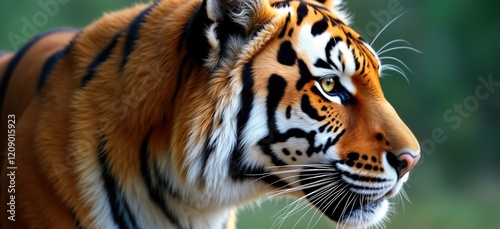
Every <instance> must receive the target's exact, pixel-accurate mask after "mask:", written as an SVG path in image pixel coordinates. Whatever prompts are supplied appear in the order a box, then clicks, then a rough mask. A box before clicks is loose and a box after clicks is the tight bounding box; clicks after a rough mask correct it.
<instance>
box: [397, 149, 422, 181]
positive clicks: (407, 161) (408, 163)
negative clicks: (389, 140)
mask: <svg viewBox="0 0 500 229" xmlns="http://www.w3.org/2000/svg"><path fill="white" fill-rule="evenodd" d="M419 159H420V154H419V155H418V156H416V157H413V156H412V155H410V154H408V153H404V154H401V155H399V156H398V160H399V161H400V165H399V168H400V170H399V177H402V176H404V175H405V174H406V173H407V172H409V171H410V170H411V169H412V168H413V167H415V165H416V164H417V162H418V160H419Z"/></svg>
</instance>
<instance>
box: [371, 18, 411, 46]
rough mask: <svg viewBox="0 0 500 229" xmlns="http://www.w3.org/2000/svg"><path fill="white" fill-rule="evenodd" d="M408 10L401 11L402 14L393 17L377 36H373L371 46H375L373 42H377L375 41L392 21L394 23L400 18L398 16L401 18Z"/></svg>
mask: <svg viewBox="0 0 500 229" xmlns="http://www.w3.org/2000/svg"><path fill="white" fill-rule="evenodd" d="M406 12H408V11H405V12H403V13H401V14H400V15H398V16H396V17H395V18H394V19H392V20H391V21H390V22H389V23H387V24H386V25H385V26H384V27H383V28H382V29H381V30H380V32H378V34H377V35H376V36H375V38H373V40H372V42H370V46H373V44H374V43H375V41H376V40H377V38H378V37H379V36H380V35H381V34H382V32H384V31H385V29H386V28H387V27H389V25H391V24H392V23H394V22H395V21H396V20H398V18H400V17H401V16H403V15H404V14H405V13H406Z"/></svg>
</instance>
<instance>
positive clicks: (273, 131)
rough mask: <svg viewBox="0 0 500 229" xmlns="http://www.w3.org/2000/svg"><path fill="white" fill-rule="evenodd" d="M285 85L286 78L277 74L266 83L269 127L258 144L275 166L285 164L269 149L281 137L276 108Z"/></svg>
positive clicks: (283, 93) (283, 92)
mask: <svg viewBox="0 0 500 229" xmlns="http://www.w3.org/2000/svg"><path fill="white" fill-rule="evenodd" d="M286 86H287V82H286V80H285V79H284V78H283V77H282V76H279V75H277V74H273V75H271V77H270V78H269V81H268V84H267V91H268V95H267V100H266V106H267V109H266V111H267V125H268V128H269V134H268V135H267V136H266V137H265V138H263V139H261V140H260V141H259V143H258V144H259V145H260V146H261V149H262V150H263V151H264V153H265V154H266V155H268V156H269V157H271V161H272V162H273V164H275V165H276V166H283V165H286V163H285V162H283V161H282V160H281V159H279V158H278V157H277V156H276V155H275V154H274V153H273V151H272V149H271V145H270V144H271V143H273V142H277V141H279V140H278V139H281V137H283V136H282V135H281V134H280V133H279V131H278V128H277V127H276V117H275V114H276V110H277V109H278V105H279V102H280V101H281V99H282V98H283V96H284V95H285V88H286Z"/></svg>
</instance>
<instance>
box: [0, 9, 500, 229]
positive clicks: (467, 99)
mask: <svg viewBox="0 0 500 229" xmlns="http://www.w3.org/2000/svg"><path fill="white" fill-rule="evenodd" d="M40 2H49V0H42V1H29V3H28V1H17V0H1V1H0V49H3V50H15V49H17V48H19V46H20V45H22V44H23V43H25V42H26V41H27V39H29V38H30V37H31V36H33V35H34V33H36V32H41V31H44V30H47V29H49V28H52V27H56V26H72V27H83V26H85V25H88V24H89V23H91V22H92V21H93V20H95V19H96V18H98V17H99V16H100V15H102V13H103V12H106V11H111V10H117V9H121V8H123V7H126V6H128V5H131V4H133V3H134V2H136V1H134V0H114V1H99V0H85V1H83V0H53V1H52V2H59V4H58V8H57V9H56V8H51V10H50V11H47V10H46V9H44V7H43V6H42V5H43V4H40ZM346 2H347V8H348V11H349V12H351V13H352V14H353V19H354V23H353V27H354V28H355V29H356V30H357V31H358V32H360V33H361V34H362V35H363V36H364V38H365V40H367V41H371V40H373V38H374V37H375V34H376V33H377V32H378V31H380V30H381V28H382V27H383V26H384V25H385V24H387V22H388V21H389V20H391V19H393V18H395V17H396V16H397V15H399V14H401V13H402V12H406V13H405V14H404V15H403V16H402V17H400V18H399V19H398V20H396V21H395V22H394V23H393V24H392V25H391V26H389V27H388V28H387V29H386V30H385V31H384V32H383V33H382V35H381V36H380V37H379V38H377V40H376V42H375V43H374V45H373V47H374V49H375V50H379V49H380V48H381V47H382V46H383V45H384V44H386V43H388V42H390V41H392V40H395V39H404V40H407V41H408V42H410V43H411V46H412V47H414V48H416V49H418V50H420V51H422V54H418V53H415V52H412V51H409V50H394V51H390V52H387V53H385V54H384V56H386V55H389V56H392V57H396V58H398V59H401V60H402V61H403V62H404V63H406V64H407V65H408V67H410V68H411V69H412V70H413V71H414V74H412V73H410V72H409V71H408V70H406V69H405V71H406V75H407V77H408V80H409V83H407V81H406V79H405V78H404V77H402V76H401V75H400V74H397V73H395V72H385V74H384V77H383V78H382V84H383V87H384V90H385V94H386V97H387V98H388V100H389V101H390V102H391V103H392V104H393V106H394V107H395V109H396V110H397V111H398V113H399V114H400V116H401V117H402V118H403V120H404V121H405V122H406V123H407V125H408V126H409V127H410V128H411V129H412V130H413V132H414V134H415V135H416V136H417V138H418V139H419V141H420V143H421V147H422V159H421V162H420V163H419V165H418V166H417V167H416V168H415V169H414V171H413V172H412V175H411V176H410V181H409V182H408V184H407V185H406V188H405V190H406V192H407V194H408V196H409V197H410V200H411V203H409V202H408V201H400V200H399V201H398V200H397V199H395V200H394V202H395V207H396V210H395V211H394V212H393V213H392V214H391V215H392V216H391V217H390V222H389V223H387V224H386V227H387V228H415V229H422V228H424V229H425V228H446V229H447V228H471V229H472V228H500V86H499V85H500V72H497V71H496V70H497V69H498V68H499V66H500V14H499V13H498V11H499V10H500V1H498V0H483V1H474V2H473V1H467V0H379V1H370V0H351V1H346ZM26 23H32V24H33V25H34V28H35V31H29V30H25V31H23V26H25V25H26ZM398 45H403V43H399V44H393V46H392V47H395V46H398ZM383 62H384V63H389V62H391V60H389V59H384V60H383ZM392 64H396V65H398V66H399V67H401V68H403V69H404V66H402V65H401V64H400V63H397V62H394V61H392ZM486 81H493V83H490V86H489V87H483V88H480V89H478V90H479V91H477V90H476V89H477V88H478V87H481V86H480V85H483V84H484V82H486ZM495 82H496V83H495ZM477 92H479V93H480V94H477ZM286 203H287V201H286V200H272V201H268V202H264V203H262V205H260V206H251V207H247V208H244V209H243V210H242V211H241V212H240V216H239V225H238V226H239V228H240V229H244V228H249V229H250V228H252V229H254V228H271V225H273V223H279V222H280V220H279V217H280V216H282V215H280V214H278V215H276V212H278V211H280V210H281V209H283V208H284V207H285V206H286ZM288 203H292V201H288ZM307 210H308V209H306V210H305V211H303V212H301V213H297V214H295V215H292V216H290V217H289V218H287V219H286V220H285V221H286V222H284V224H283V225H282V226H281V228H292V227H294V226H295V228H308V227H311V226H312V225H313V224H315V223H316V221H317V220H318V219H320V217H319V214H318V213H314V212H313V210H311V211H308V212H307ZM306 212H307V214H308V215H306V216H304V217H302V216H303V215H304V214H306ZM301 217H302V218H301ZM311 218H312V220H311ZM331 227H332V224H331V223H329V222H328V221H326V220H324V219H320V220H319V222H318V223H317V224H315V227H314V228H331ZM276 228H278V227H276Z"/></svg>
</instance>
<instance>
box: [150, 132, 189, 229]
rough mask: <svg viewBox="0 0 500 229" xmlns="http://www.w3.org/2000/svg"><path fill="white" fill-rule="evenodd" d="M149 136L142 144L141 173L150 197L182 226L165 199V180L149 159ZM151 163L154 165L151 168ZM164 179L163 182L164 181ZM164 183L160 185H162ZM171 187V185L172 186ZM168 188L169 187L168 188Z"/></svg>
mask: <svg viewBox="0 0 500 229" xmlns="http://www.w3.org/2000/svg"><path fill="white" fill-rule="evenodd" d="M149 137H150V134H148V135H147V136H146V138H145V139H144V140H143V142H142V144H141V156H140V157H141V158H140V160H141V174H142V177H143V179H144V182H145V185H146V188H147V189H148V192H149V198H151V201H152V202H153V203H155V204H156V206H158V207H159V208H160V210H161V211H162V212H163V215H165V217H167V219H168V220H169V221H170V222H171V223H172V224H174V225H175V226H176V227H177V228H181V226H180V224H179V220H178V219H177V217H176V216H175V214H174V213H173V212H172V211H171V210H170V208H169V207H168V206H167V201H166V199H165V196H164V193H165V187H164V185H168V186H170V185H169V184H165V182H164V181H163V179H159V176H158V174H157V173H155V172H152V171H151V169H153V170H154V171H156V168H155V166H154V163H153V162H150V161H149V148H148V143H149ZM150 165H153V166H152V167H153V168H151V166H150ZM162 181H163V182H162ZM158 184H160V185H161V184H162V185H161V186H163V187H160V185H158ZM170 188H171V186H170ZM167 190H168V188H167Z"/></svg>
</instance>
